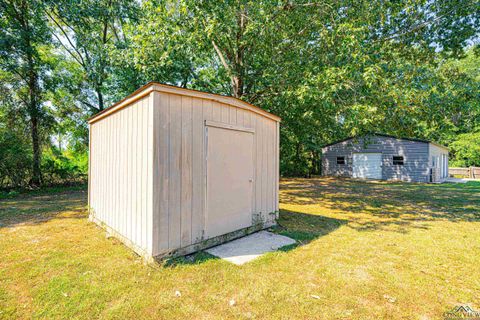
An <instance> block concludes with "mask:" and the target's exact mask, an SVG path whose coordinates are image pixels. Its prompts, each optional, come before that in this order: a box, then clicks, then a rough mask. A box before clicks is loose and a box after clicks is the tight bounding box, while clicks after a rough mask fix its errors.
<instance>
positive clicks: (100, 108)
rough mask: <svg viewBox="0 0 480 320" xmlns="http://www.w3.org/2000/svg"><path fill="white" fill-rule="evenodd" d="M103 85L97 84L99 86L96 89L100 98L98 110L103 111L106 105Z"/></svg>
mask: <svg viewBox="0 0 480 320" xmlns="http://www.w3.org/2000/svg"><path fill="white" fill-rule="evenodd" d="M101 88H102V85H101V84H100V85H97V87H96V88H95V91H96V92H97V98H98V110H99V111H102V110H103V109H104V108H105V106H104V104H103V94H102V89H101Z"/></svg>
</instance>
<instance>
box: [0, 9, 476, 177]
mask: <svg viewBox="0 0 480 320" xmlns="http://www.w3.org/2000/svg"><path fill="white" fill-rule="evenodd" d="M0 4H2V7H1V8H2V9H3V10H4V13H3V14H1V13H0V26H1V27H2V28H1V30H0V37H1V39H0V40H1V41H0V43H1V45H0V58H1V73H0V79H1V83H0V85H1V86H0V90H2V93H5V94H2V95H1V96H0V105H2V106H3V108H4V110H5V112H6V113H4V114H5V115H6V116H4V117H3V118H2V120H1V121H2V123H4V124H6V123H7V122H8V121H10V123H11V119H16V121H18V122H19V123H21V126H20V127H21V128H22V130H23V131H22V132H20V131H18V132H15V133H14V134H13V135H14V136H15V137H16V140H14V141H17V142H14V143H13V144H14V145H15V144H18V148H23V149H22V150H25V151H26V152H24V153H23V155H25V157H26V158H25V159H23V160H22V159H18V161H20V162H21V163H23V162H22V161H27V162H28V161H30V160H28V159H29V158H28V156H29V155H31V156H32V160H31V161H33V162H35V159H36V158H38V156H39V155H40V151H43V152H44V155H43V156H42V157H43V158H42V160H41V169H43V170H45V171H46V173H45V179H46V180H48V181H49V183H50V182H52V181H56V182H58V181H60V180H62V179H67V180H68V179H77V177H78V176H79V175H81V173H82V172H85V171H84V169H82V168H83V167H82V164H80V163H76V162H75V161H74V158H81V159H86V158H87V156H86V154H87V150H88V146H87V144H88V130H87V125H86V119H87V118H88V117H89V116H91V115H93V114H95V113H96V112H98V111H100V110H102V109H104V108H105V107H106V106H108V104H110V103H112V102H114V101H116V100H119V99H121V98H123V97H124V96H125V95H127V94H129V93H131V92H133V91H134V90H136V89H137V88H138V87H139V86H141V85H143V84H145V83H146V82H148V81H160V82H164V83H169V84H173V85H178V86H182V87H187V88H193V89H198V90H205V91H210V92H214V93H219V94H225V95H232V96H235V97H238V98H240V99H243V100H245V101H247V102H250V103H252V104H255V105H258V106H260V107H262V108H263V109H265V110H267V111H270V112H273V113H275V114H277V115H279V116H280V117H282V123H281V132H280V133H281V146H280V148H281V150H280V153H281V156H280V159H281V163H280V171H281V173H282V174H283V175H301V176H309V175H310V174H316V173H319V172H320V157H321V146H322V145H324V144H327V143H330V142H333V141H335V140H338V139H342V138H345V137H347V136H351V135H356V134H362V133H365V132H371V131H377V132H384V133H387V134H393V135H400V136H410V137H417V138H425V139H430V140H434V141H437V142H439V143H442V144H446V145H450V144H452V156H453V157H454V158H453V159H452V163H457V162H456V161H457V160H458V163H465V164H466V163H473V164H478V165H480V163H479V162H478V159H477V158H476V156H475V152H476V151H475V147H474V144H472V143H470V144H469V143H467V142H466V141H472V139H474V138H472V137H474V136H475V135H476V133H475V132H478V130H480V127H479V120H480V119H479V117H480V106H479V101H480V76H479V71H478V70H479V68H478V63H479V58H478V57H479V55H478V53H479V52H480V50H479V49H478V34H479V29H480V28H479V24H480V10H479V9H480V8H479V2H478V1H469V0H455V1H443V0H442V1H425V0H408V1H373V2H372V1H351V0H347V1H341V2H338V1H327V2H322V3H320V2H313V1H312V2H310V1H303V0H301V1H295V2H289V1H280V2H279V1H247V0H232V1H194V0H180V1H171V0H147V1H142V2H135V1H126V0H122V1H108V0H101V1H90V0H88V1H77V2H71V1H66V0H59V1H50V0H49V1H30V2H28V1H25V0H15V1H7V0H0ZM21 6H23V7H25V8H27V9H28V10H27V11H26V14H24V15H23V16H22V15H20V16H19V17H20V18H21V17H23V19H24V20H25V19H27V20H28V22H29V25H28V28H25V26H23V25H22V24H21V23H19V22H18V21H20V20H21V19H20V20H19V19H18V14H16V12H17V11H12V8H19V7H21ZM7 9H8V10H7ZM26 30H30V32H26ZM27 40H28V41H27ZM16 44H19V45H16ZM13 49H15V50H13ZM27 53H28V54H27ZM27 57H31V58H33V60H32V61H34V62H35V64H34V65H32V66H31V67H30V68H26V67H28V64H26V61H27V60H28V59H26V58H27ZM28 70H30V71H34V75H36V79H37V82H34V83H27V82H26V81H25V79H26V78H25V75H26V74H27V73H25V72H26V71H28ZM31 88H33V89H34V90H33V91H32V90H30V89H31ZM32 92H33V93H34V95H31V94H30V93H32ZM31 97H34V99H33V100H32V99H31ZM30 102H34V103H30ZM19 106H23V108H20V107H19ZM33 106H35V107H33ZM13 115H15V116H13ZM32 115H34V116H35V117H36V118H35V117H34V118H35V119H36V120H35V121H34V122H35V123H37V124H38V130H37V131H38V134H37V136H38V138H37V139H36V140H37V141H38V143H37V144H38V145H40V146H41V148H35V143H33V141H35V139H33V138H32V142H31V144H32V147H31V148H29V147H28V141H27V140H25V138H24V137H23V136H22V134H30V135H32V133H33V130H32V129H31V128H32V124H31V123H29V121H30V122H32V121H31V119H33V118H32ZM10 140H11V139H10ZM61 144H63V146H62V145H61ZM7 149H8V150H11V152H12V153H11V154H14V151H13V150H14V149H13V145H9V146H8V147H6V150H7ZM27 149H32V151H28V150H27ZM33 150H36V151H33ZM60 150H62V151H61V152H60ZM27 151H28V152H27ZM73 154H75V156H74V157H73V156H72V155H73ZM85 161H86V160H85ZM14 165H15V164H14V163H13V162H12V164H11V166H14ZM9 166H10V165H9ZM32 171H33V166H32V169H29V170H27V171H25V174H26V175H31V174H32Z"/></svg>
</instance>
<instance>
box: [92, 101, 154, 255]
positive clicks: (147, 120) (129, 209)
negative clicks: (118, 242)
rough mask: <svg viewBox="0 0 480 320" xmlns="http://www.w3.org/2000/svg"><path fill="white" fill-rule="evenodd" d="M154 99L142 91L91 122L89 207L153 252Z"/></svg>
mask: <svg viewBox="0 0 480 320" xmlns="http://www.w3.org/2000/svg"><path fill="white" fill-rule="evenodd" d="M152 114H153V100H152V99H151V96H146V97H144V98H142V99H140V100H137V101H136V102H134V103H132V104H131V105H129V106H128V107H126V108H124V109H121V110H120V111H118V112H115V113H114V114H112V115H110V116H109V117H106V118H104V119H103V120H102V121H98V122H95V123H93V124H91V125H90V139H91V142H90V143H91V145H90V152H91V155H90V157H91V162H90V170H91V177H90V179H91V181H90V189H89V196H90V208H91V211H92V214H93V215H94V217H95V218H96V219H98V220H99V221H101V222H102V223H104V224H106V225H107V226H108V227H110V228H112V229H113V230H114V231H115V232H117V233H119V234H120V235H121V236H123V237H125V238H126V239H128V240H130V241H131V242H132V244H133V246H134V247H135V248H136V249H137V251H140V252H141V253H146V254H151V252H152V233H153V232H152V230H153V225H152V222H153V220H152V196H153V194H152V187H151V186H152V181H153V179H152V178H151V176H152V167H153V164H152V161H153V157H152V154H153V153H152V138H153V117H152Z"/></svg>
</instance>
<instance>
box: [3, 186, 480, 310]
mask: <svg viewBox="0 0 480 320" xmlns="http://www.w3.org/2000/svg"><path fill="white" fill-rule="evenodd" d="M280 199H281V206H280V207H281V213H280V220H279V226H278V227H277V228H275V232H278V233H281V234H285V235H288V236H291V237H293V238H296V239H297V240H299V242H300V243H301V245H299V246H296V247H290V248H287V249H284V250H281V251H279V252H275V253H270V254H267V255H265V256H263V257H261V258H259V259H257V260H255V261H253V262H251V263H248V264H246V265H243V266H236V265H233V264H230V263H228V262H224V261H222V260H219V259H215V258H213V257H211V256H208V255H207V254H205V253H199V254H197V255H195V256H193V257H189V258H181V259H176V260H174V261H170V262H168V263H165V264H164V265H161V266H160V265H155V266H152V265H145V264H144V263H143V262H142V260H141V259H140V258H138V257H137V256H136V255H135V254H133V253H132V252H131V251H130V250H129V249H127V248H126V247H125V246H123V245H122V244H121V243H120V242H118V241H117V240H115V239H112V238H109V239H107V238H106V236H105V233H104V232H103V231H102V230H101V229H99V228H98V227H96V226H95V225H94V224H92V223H90V222H89V221H88V220H87V214H86V211H85V209H86V192H85V191H84V190H78V189H77V190H68V191H65V192H63V193H62V192H59V193H51V192H49V193H46V194H42V193H36V194H34V195H20V196H18V197H14V198H10V199H4V200H0V318H5V319H11V318H45V319H52V318H66V319H73V318H78V319H92V318H108V319H109V318H120V319H126V318H138V319H148V318H151V319H224V318H235V319H237V318H240V319H264V318H274V319H292V318H301V319H314V318H315V319H317V318H318V319H379V318H381V319H442V314H443V312H445V311H448V310H450V309H452V308H453V307H454V306H456V305H458V304H469V305H470V306H472V307H474V308H476V309H480V210H479V209H480V184H479V183H468V184H464V185H461V184H458V185H453V184H443V185H425V184H407V183H386V182H381V183H379V182H360V181H354V180H341V179H340V180H339V179H337V180H335V179H324V178H318V179H286V180H283V181H282V183H281V197H280ZM176 291H179V292H180V293H181V295H180V296H178V295H176V294H175V292H176ZM232 299H233V300H235V304H234V305H233V306H231V305H230V303H229V302H230V300H232Z"/></svg>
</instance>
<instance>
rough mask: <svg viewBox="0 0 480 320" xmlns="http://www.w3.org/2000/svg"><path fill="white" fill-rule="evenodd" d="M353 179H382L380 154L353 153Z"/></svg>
mask: <svg viewBox="0 0 480 320" xmlns="http://www.w3.org/2000/svg"><path fill="white" fill-rule="evenodd" d="M353 177H354V178H363V179H382V154H381V153H354V154H353Z"/></svg>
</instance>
